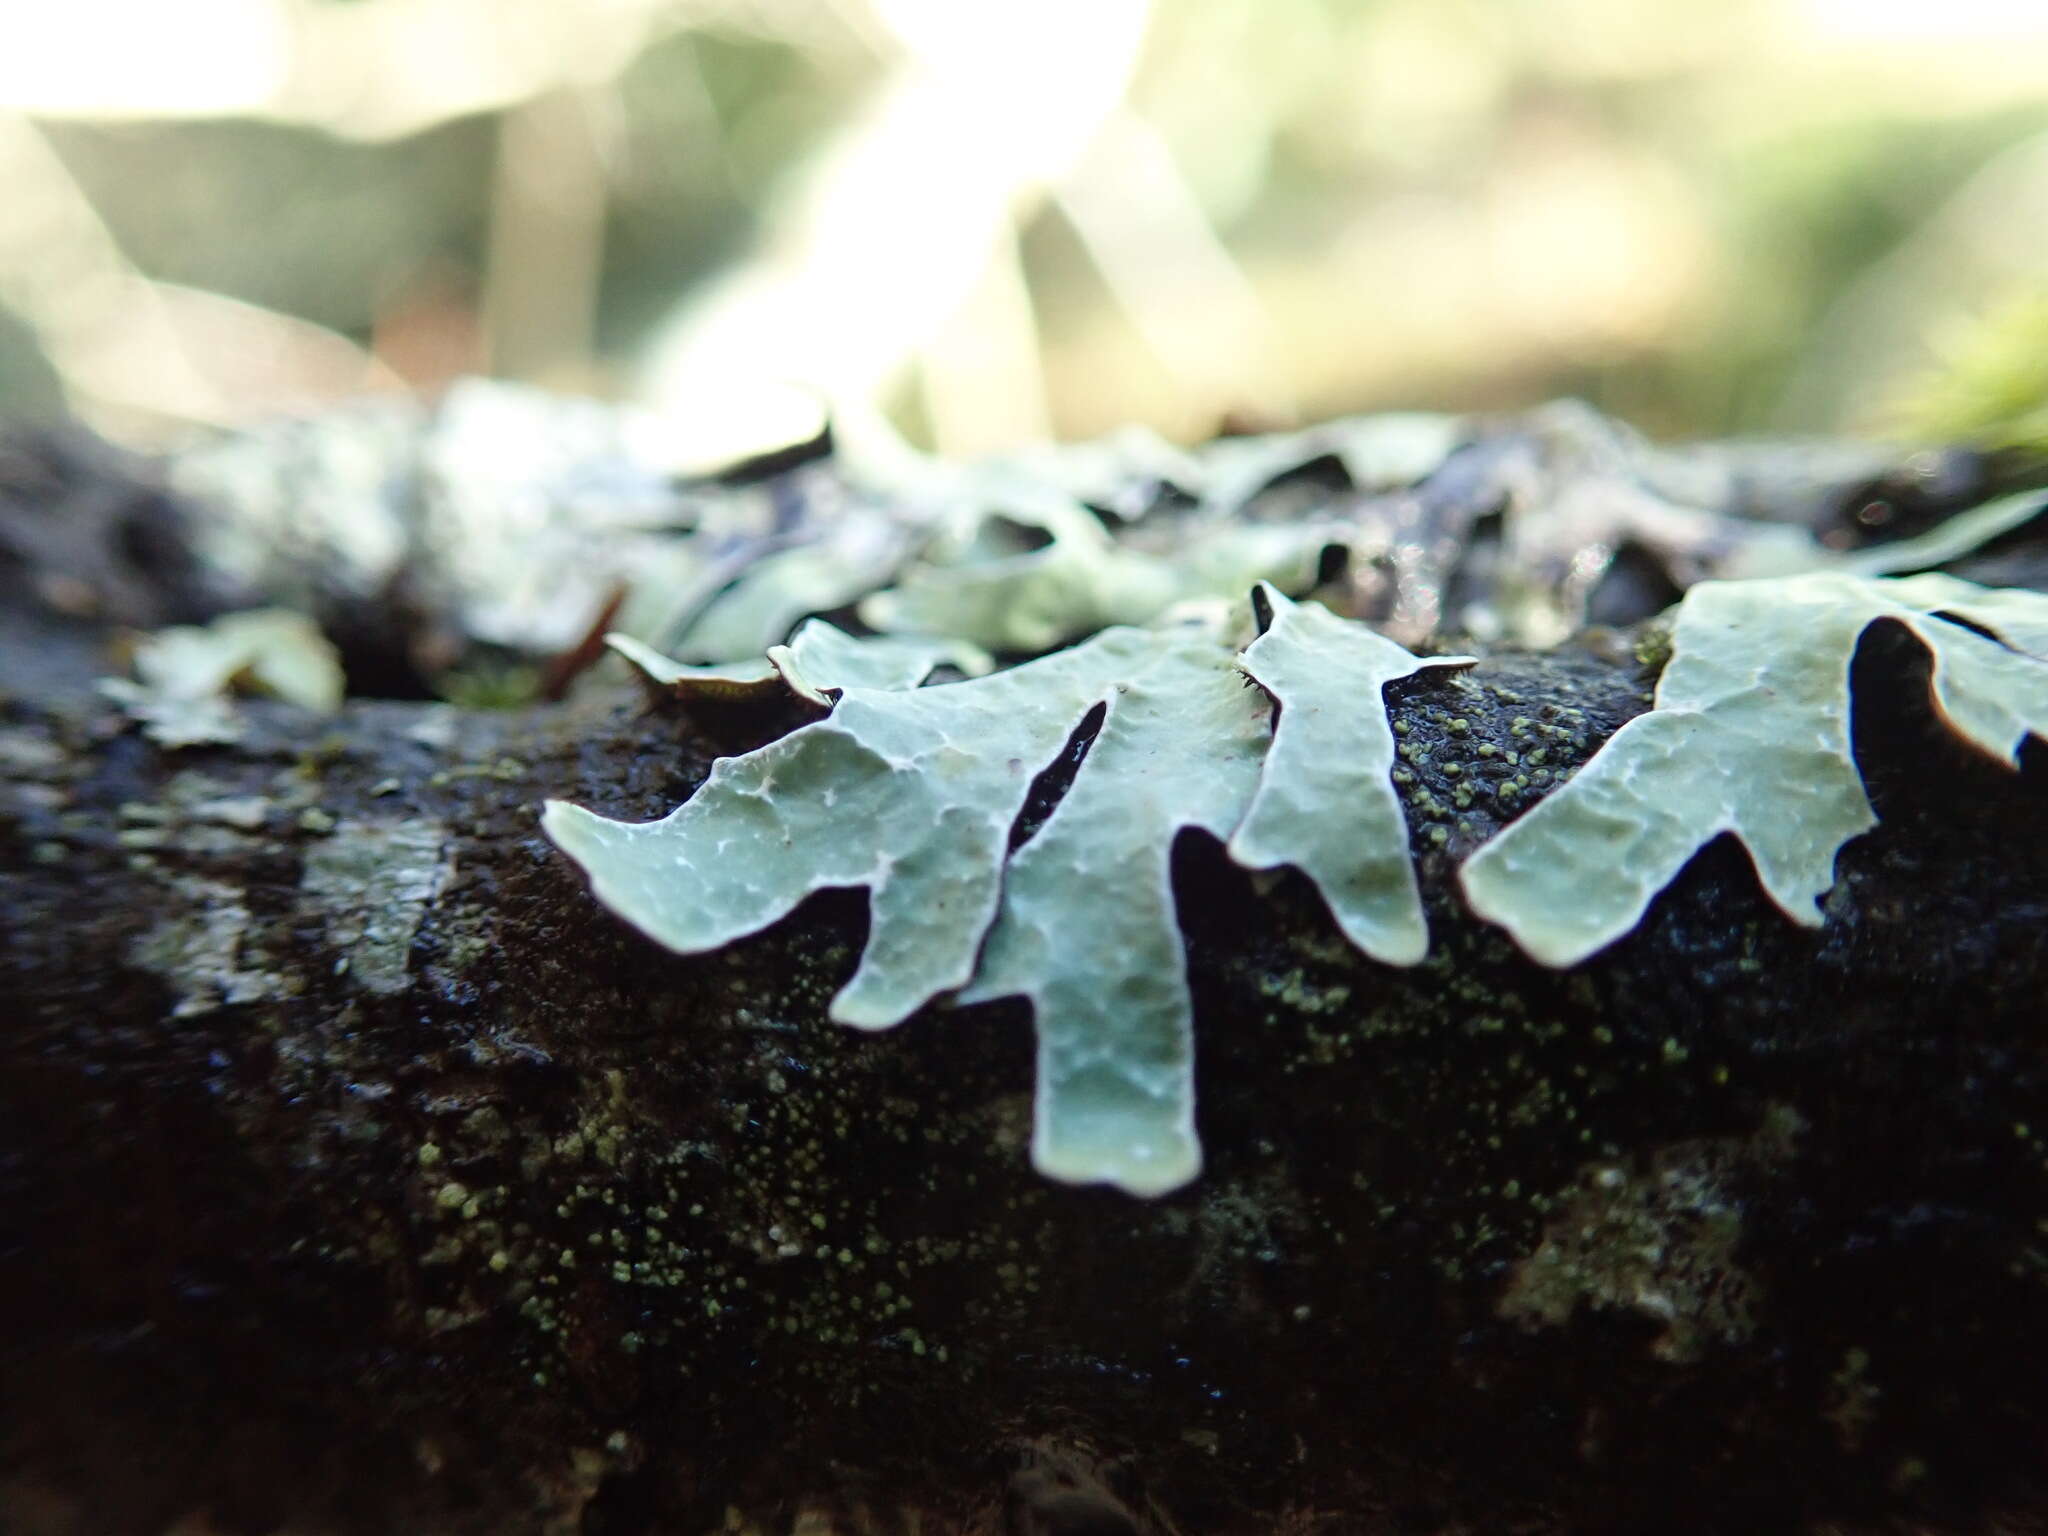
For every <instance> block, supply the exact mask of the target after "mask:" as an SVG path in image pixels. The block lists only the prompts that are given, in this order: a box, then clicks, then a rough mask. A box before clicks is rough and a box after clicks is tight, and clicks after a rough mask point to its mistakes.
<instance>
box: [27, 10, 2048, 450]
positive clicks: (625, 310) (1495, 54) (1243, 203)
mask: <svg viewBox="0 0 2048 1536" xmlns="http://www.w3.org/2000/svg"><path fill="white" fill-rule="evenodd" d="M2044 357H2048V5H2044V4H2042V3H2041V0H1943V3H1940V4H1928V3H1920V0H1724V3H1722V4H1719V5H1715V6H1659V5H1646V4H1643V3H1641V0H1544V3H1541V4H1537V3H1531V0H1029V3H1028V4H1027V3H1021V0H177V3H176V4H170V5H167V4H164V3H163V0H66V3H64V4H61V5H59V4H52V3H49V0H0V413H5V414H12V415H16V416H21V415H28V416H39V415H40V416H47V415H53V414H56V413H59V412H63V411H67V410H68V411H71V412H75V413H77V414H78V415H80V416H82V417H84V418H85V419H86V420H87V421H89V422H90V423H91V424H92V425H94V426H96V427H98V428H99V429H100V430H102V431H104V432H107V433H109V434H111V435H113V436H115V437H116V438H118V439H120V440H122V441H125V442H128V443H130V444H134V445H137V446H145V447H147V446H157V445H161V444H162V443H164V442H166V441H170V440H173V439H175V437H176V436H177V435H178V434H180V433H182V432H185V431H188V430H189V429H190V428H192V427H193V426H195V425H203V424H211V423H226V422H236V421H241V420H244V419H247V418H249V417H250V416H253V415H259V414H263V413H268V412H273V411H280V410H297V409H303V408H308V407H317V406H319V405H321V404H323V403H326V402H331V401H333V400H336V399H339V398H343V397H348V396H353V395H357V394H361V393H363V392H365V391H371V392H374V391H379V390H402V389H427V390H431V389H434V388H436V387H438V386H440V385H443V384H445V383H447V382H448V381H449V380H451V379H453V378H455V377H458V376H460V375H463V374H468V373H487V374H493V375H497V376H499V377H504V378H510V379H517V380H524V381H528V382H533V383H537V384H542V385H546V386H550V387H554V388H559V389H566V390H575V391H587V392H591V393H596V394H599V395H604V396H609V397H615V398H623V399H633V400H638V401H641V402H643V403H646V404H649V405H652V406H654V407H656V408H658V409H659V410H661V411H662V412H663V413H665V414H666V415H667V417H668V418H669V420H670V421H671V422H672V423H674V424H676V429H677V431H678V433H679V434H682V435H684V436H686V437H687V438H688V440H689V444H690V446H691V449H692V450H693V451H702V452H703V453H704V454H706V455H708V456H714V457H715V456H717V455H718V454H719V453H721V452H724V451H737V450H738V449H739V448H742V447H745V446H748V445H750V444H752V443H754V442H757V441H767V440H772V439H776V438H781V437H785V436H787V435H789V434H790V433H793V432H800V431H802V430H803V418H804V416H805V414H806V413H807V412H814V411H815V410H816V403H815V402H816V398H817V397H818V396H826V397H832V398H838V399H845V400H851V401H865V402H869V403H872V404H875V405H877V406H879V407H881V408H882V409H884V410H885V411H886V412H887V413H888V414H889V415H890V416H891V417H892V418H893V419H894V420H895V421H896V422H897V423H898V424H899V425H900V426H901V427H902V428H903V429H904V430H905V431H907V432H908V433H909V434H910V436H911V437H912V438H913V440H916V441H919V442H922V443H924V444H926V445H928V446H932V447H935V448H938V449H940V450H942V451H944V452H947V453H975V452H981V451H985V450H990V449H997V448H1003V447H1008V446H1013V445H1017V444H1020V443H1024V442H1028V441H1031V440H1034V439H1040V438H1044V437H1048V436H1054V437H1061V438H1071V437H1079V436H1086V435H1090V434H1094V433H1097V432H1100V431H1103V430H1106V429H1108V428H1110V427H1112V426H1115V425H1117V424H1120V423H1123V422H1127V421H1137V422H1144V423H1149V424H1151V425H1153V426H1156V427H1157V428H1159V429H1160V430H1161V431H1163V432H1165V433H1167V434H1168V435H1169V436H1173V437H1177V438H1183V439H1188V438H1198V437H1202V436H1206V435H1208V434H1210V433H1212V432H1214V431H1216V430H1217V429H1218V428H1219V426H1222V425H1225V424H1230V425H1240V426H1253V427H1268V426H1281V425H1286V424H1289V423H1292V422H1296V421H1302V420H1312V419H1316V418H1321V417H1325V416H1329V415H1333V414H1338V413H1346V412H1352V411H1360V410H1369V409H1375V408H1382V407H1403V408H1407V407H1423V408H1432V409H1470V408H1490V407H1507V406H1517V405H1524V404H1528V403H1532V402H1535V401H1539V400H1542V399H1546V398H1549V397H1552V396H1556V395H1560V394H1577V395H1580V396H1583V397H1585V398H1586V399H1588V400H1590V401H1591V402H1593V403H1594V404H1595V405H1597V406H1599V407H1601V408H1603V409H1605V410H1608V411H1612V412H1615V413H1617V414H1620V415H1623V416H1625V417H1627V418H1629V419H1631V420H1633V421H1634V422H1636V423H1637V424H1639V425H1641V426H1643V427H1644V428H1646V429H1647V430H1649V431H1651V432H1652V433H1655V434H1659V435H1663V436H1698V435H1719V434H1726V433H1734V432H1749V431H1771V432H1790V431H1799V432H1805V431H1829V432H1832V431H1841V430H1852V431H1862V432H1904V433H1907V434H1909V435H1910V434H1912V433H1915V432H1921V433H1940V432H1943V431H1945V430H1948V426H1947V425H1945V421H1946V420H1948V419H1949V418H1953V419H1954V420H1962V421H1963V424H1964V425H1965V426H1967V425H1968V421H1967V420H1964V418H1969V419H1976V418H1981V417H1983V416H1984V415H1985V414H1986V413H1987V411H1988V412H1989V414H1990V415H1992V416H1997V415H1998V414H1999V413H2000V412H2001V411H2003V412H2004V414H2005V415H2006V416H2008V417H2010V416H2011V415H2012V414H2013V412H2014V411H2015V410H2017V411H2020V412H2022V413H2024V411H2025V410H2026V409H2030V408H2038V407H2039V403H2040V396H2041V394H2042V393H2043V389H2044V385H2048V364H2044V363H2043V362H2042V359H2043V358H2044ZM1941 367H1946V368H1948V369H1949V370H1950V371H1951V372H1952V373H1953V372H1954V371H1955V370H1956V369H1957V368H1958V367H1960V368H1962V370H1963V372H1964V373H1966V374H1967V375H1968V377H1969V379H1970V380H1971V381H1972V382H1971V383H1970V384H1969V386H1968V389H1969V390H1970V391H1974V392H1975V394H1974V396H1973V397H1972V398H1970V399H1967V400H1962V401H1958V400H1957V399H1956V397H1955V391H1954V390H1953V389H1951V390H1950V391H1949V392H1948V394H1946V395H1943V396H1941V397H1939V398H1936V397H1935V396H1934V395H1933V394H1930V389H1929V386H1928V384H1927V382H1926V381H1927V380H1928V379H1929V377H1930V376H1931V374H1930V370H1933V369H1936V368H1941ZM797 385H801V386H804V388H803V389H793V388H792V386H797ZM1944 412H1946V413H1948V418H1945V417H1944V415H1943V413H1944ZM1958 413H1960V414H1958ZM1972 413H1975V414H1974V416H1973V415H1972ZM2044 435H2048V428H2044Z"/></svg>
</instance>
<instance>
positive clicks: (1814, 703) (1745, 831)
mask: <svg viewBox="0 0 2048 1536" xmlns="http://www.w3.org/2000/svg"><path fill="white" fill-rule="evenodd" d="M1880 620H1891V621H1892V622H1895V623H1898V624H1902V625H1904V626H1905V627H1906V628H1907V629H1909V630H1910V631H1911V632H1912V633H1913V634H1914V635H1915V636H1917V637H1918V638H1919V640H1920V641H1921V642H1922V644H1924V645H1925V646H1926V647H1927V649H1928V650H1929V652H1931V653H1932V656H1933V663H1934V672H1933V690H1934V702H1935V706H1936V708H1937V710H1938V712H1939V713H1940V716H1941V718H1942V719H1943V720H1945V721H1946V722H1947V724H1948V725H1949V726H1950V728H1951V729H1953V730H1954V731H1955V732H1956V734H1957V735H1958V736H1960V737H1961V738H1962V739H1963V740H1965V741H1967V742H1969V743H1970V744H1971V745H1973V746H1975V747H1977V748H1979V749H1980V750H1982V751H1984V752H1986V753H1989V754H1991V755H1992V756H1994V757H1997V758H2000V759H2002V760H2003V761H2005V762H2007V763H2015V762H2017V760H2018V754H2019V748H2020V745H2021V743H2022V742H2023V741H2024V740H2025V739H2026V737H2027V735H2028V734H2029V733H2030V732H2032V733H2034V734H2048V664H2044V658H2048V598H2043V597H2041V596H2040V595H2038V594H2035V593H2031V592H2019V591H1998V590H1987V589H1985V588H1982V587H1975V586H1972V585H1970V584H1969V583H1967V582H1961V581H1956V580H1953V579H1951V578H1949V577H1945V576H1916V577H1912V578H1909V579H1906V580H1899V581H1879V580H1864V579H1861V578H1857V577H1851V576H1843V575H1839V574H1825V575H1809V576H1797V577H1788V578H1783V579H1778V580H1768V581H1748V582H1703V583H1701V584H1700V585H1699V586H1696V587H1694V588H1693V589H1692V590H1691V591H1690V592H1689V593H1687V594H1686V597H1685V600H1684V601H1683V602H1682V603H1681V604H1680V605H1679V609H1678V616H1677V620H1676V623H1675V625H1674V627H1673V630H1672V637H1671V654H1670V660H1669V661H1668V663H1667V664H1666V665H1665V667H1664V671H1663V675H1662V677H1661V678H1660V679H1659V681H1658V684H1657V692H1656V701H1655V708H1654V709H1652V710H1651V711H1650V713H1648V714H1645V715H1642V716H1639V717H1638V718H1636V719H1635V720H1632V721H1630V722H1629V723H1628V724H1627V725H1625V726H1623V727H1622V728H1621V729H1620V730H1619V731H1617V732H1616V733H1615V735H1614V736H1613V737H1612V739H1610V740H1609V741H1608V742H1607V743H1606V745H1605V746H1603V747H1602V748H1601V750H1600V751H1599V753H1598V754H1596V755H1595V756H1594V758H1593V759H1592V761H1590V762H1589V763H1588V764H1587V765H1586V766H1585V767H1584V768H1583V769H1581V770H1580V771H1579V773H1578V774H1577V776H1576V777H1574V778H1573V780H1572V781H1571V783H1570V784H1569V785H1567V786H1565V787H1564V788H1562V789H1560V790H1558V791H1557V792H1555V793H1554V794H1552V795H1550V796H1549V797H1548V798H1547V799H1545V800H1544V801H1543V802H1542V803H1541V804H1540V805H1538V806H1537V807H1536V808H1535V809H1534V810H1533V811H1531V812H1530V813H1529V814H1528V815H1527V816H1525V817H1524V818H1523V819H1522V820H1520V821H1519V822H1517V823H1515V824H1514V825H1513V826H1512V827H1510V828H1508V829H1507V830H1506V831H1505V832H1503V833H1502V834H1501V835H1500V836H1499V837H1497V838H1495V839H1493V840H1492V841H1491V842H1489V843H1488V844H1487V845H1486V846H1485V847H1484V848H1482V849H1480V850H1479V852H1478V853H1476V854H1475V855H1473V857H1472V858H1471V859H1469V860H1468V861H1467V862H1466V864H1465V865H1464V868H1463V870H1462V872H1461V879H1462V882H1463V886H1464V891H1465V896H1466V899H1467V900H1468V901H1469V902H1470V903H1471V905H1472V909H1473V910H1474V911H1475V912H1476V913H1478V914H1479V915H1480V916H1481V917H1483V918H1486V919H1488V920H1490V921H1492V922H1496V923H1499V924H1500V925H1501V926H1502V927H1504V928H1506V929H1507V931H1508V932H1509V933H1511V934H1512V935H1513V936H1514V938H1515V940H1516V942H1517V943H1519V944H1520V945H1521V946H1522V948H1523V949H1524V950H1525V951H1527V952H1528V954H1529V955H1530V956H1531V957H1532V958H1533V959H1535V960H1538V961H1540V962H1542V963H1543V964H1545V965H1553V966H1566V965H1571V964H1574V963H1576V962H1577V961H1579V960H1582V959H1584V958H1585V957H1586V956H1588V955H1591V954H1593V953H1594V952H1595V951H1597V950H1599V949H1601V948H1603V947H1605V946H1606V945H1608V944H1611V943H1612V942H1614V941H1615V940H1616V939H1618V938H1620V937H1621V936H1622V935H1623V934H1625V933H1627V932H1628V931H1629V930H1630V929H1632V928H1634V927H1635V925H1636V923H1637V922H1638V921H1639V920H1640V919H1641V918H1642V915H1643V913H1644V911H1645V910H1646V909H1647V908H1648V906H1649V904H1650V901H1651V899H1652V898H1653V897H1654V896H1655V895H1656V894H1657V892H1658V891H1660V890H1661V889H1663V887H1664V886H1665V885H1667V884H1668V883H1669V882H1670V881H1671V879H1672V878H1673V877H1674V876H1675V875H1676V874H1677V873H1678V871H1679V869H1680V868H1681V867H1682V866H1683V865H1684V864H1685V862H1686V861H1687V860H1688V859H1689V858H1691V857H1692V855H1693V854H1694V853H1695V852H1696V851H1697V850H1698V849H1699V848H1701V847H1702V846H1704V845H1705V844H1706V843H1707V842H1708V841H1709V840H1711V839H1712V838H1714V837H1716V836H1718V835H1719V834H1721V833H1723V832H1732V833H1734V834H1735V836H1736V837H1738V838H1739V839H1741V841H1742V843H1743V844H1744V846H1745V847H1747V848H1748V850H1749V852H1750V856H1751V858H1752V859H1753V860H1754V861H1755V863H1756V869H1757V874H1758V876H1759V878H1760V879H1761V880H1762V882H1763V886H1764V889H1765V890H1766V891H1767V892H1768V893H1769V895H1770V897H1771V899H1772V900H1773V901H1774V902H1776V903H1777V904H1778V906H1779V907H1780V908H1781V909H1783V911H1784V912H1785V913H1786V915H1787V916H1789V917H1791V918H1792V919H1793V920H1794V921H1795V922H1799V923H1804V924H1806V925H1808V926H1818V925H1819V923H1820V921H1821V914H1820V911H1819V908H1818V901H1819V898H1820V897H1821V896H1822V895H1823V894H1824V893H1825V892H1826V891H1827V889H1828V888H1829V886H1831V885H1832V884H1833V883H1834V865H1835V855H1836V853H1837V852H1838V851H1839V850H1840V848H1841V847H1842V845H1843V844H1844V843H1846V842H1847V841H1848V840H1849V839H1850V838H1852V837H1855V836H1857V835H1858V834H1859V833H1861V832H1864V831H1867V830H1868V829H1869V828H1870V827H1872V826H1874V825H1875V824H1876V819H1877V818H1876V816H1875V813H1873V812H1872V810H1871V808H1870V801H1869V799H1868V797H1867V796H1866V795H1865V794H1864V791H1863V782H1862V777H1861V774H1860V773H1859V771H1858V769H1857V765H1856V762H1855V758H1854V754H1853V752H1852V749H1851V741H1850V731H1849V716H1850V704H1851V700H1850V693H1849V665H1850V662H1851V661H1852V659H1853V658H1854V656H1855V652H1856V646H1857V643H1858V641H1859V640H1860V639H1861V638H1862V635H1863V632H1864V631H1865V630H1866V629H1868V628H1869V627H1870V626H1871V625H1872V624H1875V623H1877V622H1878V621H1880ZM1980 630H1982V631H1986V632H1988V633H1989V634H1991V635H1995V636H1997V637H1998V638H1995V639H1993V638H1987V637H1986V634H1984V633H1979V631H1980Z"/></svg>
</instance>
